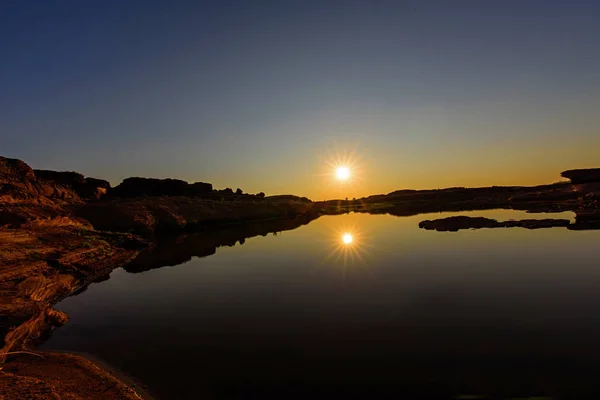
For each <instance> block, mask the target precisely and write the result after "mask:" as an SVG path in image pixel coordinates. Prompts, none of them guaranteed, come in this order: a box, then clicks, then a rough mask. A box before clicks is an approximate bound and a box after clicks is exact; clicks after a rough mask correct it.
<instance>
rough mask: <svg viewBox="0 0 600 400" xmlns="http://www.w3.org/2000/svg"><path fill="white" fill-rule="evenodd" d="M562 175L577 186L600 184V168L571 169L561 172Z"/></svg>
mask: <svg viewBox="0 0 600 400" xmlns="http://www.w3.org/2000/svg"><path fill="white" fill-rule="evenodd" d="M560 175H561V176H562V177H564V178H567V179H569V180H571V183H575V184H578V183H590V182H600V168H588V169H570V170H568V171H563V172H561V174H560Z"/></svg>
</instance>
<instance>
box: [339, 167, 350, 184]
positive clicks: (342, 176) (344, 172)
mask: <svg viewBox="0 0 600 400" xmlns="http://www.w3.org/2000/svg"><path fill="white" fill-rule="evenodd" d="M335 176H336V177H337V178H338V179H339V180H340V181H347V180H348V179H349V178H350V168H348V167H346V166H341V167H337V168H336V169H335Z"/></svg>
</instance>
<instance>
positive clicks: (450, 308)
mask: <svg viewBox="0 0 600 400" xmlns="http://www.w3.org/2000/svg"><path fill="white" fill-rule="evenodd" d="M458 214H461V215H473V216H484V217H491V218H498V219H510V218H515V219H520V218H524V217H525V218H531V217H532V215H531V214H525V213H522V212H516V211H476V212H471V213H452V214H448V215H458ZM565 215H567V218H570V214H565ZM442 216H443V215H442ZM437 217H440V214H435V215H421V216H415V217H403V218H398V217H392V216H387V215H366V214H349V215H341V216H330V217H321V218H319V219H317V220H315V221H313V222H311V223H310V224H309V225H305V226H301V227H299V228H298V229H295V230H290V231H284V232H282V233H279V234H277V235H273V234H269V235H268V236H266V237H261V236H258V237H253V238H249V239H246V240H245V243H244V244H243V245H239V243H238V244H237V245H235V246H234V247H219V248H217V249H216V253H215V254H213V255H210V254H211V253H213V252H214V251H215V248H214V246H215V244H218V243H217V242H222V243H229V244H231V242H232V240H233V241H235V238H236V235H237V236H240V234H239V232H237V233H236V232H231V231H227V232H224V231H221V232H220V233H215V234H201V235H199V236H198V237H197V238H193V237H192V238H188V239H186V240H180V241H179V242H178V243H170V244H169V245H168V246H167V247H166V248H165V249H163V250H164V251H162V253H161V252H159V253H156V254H154V255H149V256H147V257H145V258H143V259H142V261H143V262H139V263H138V265H134V266H131V267H128V268H127V269H128V270H130V271H132V272H136V273H130V272H127V271H126V270H124V269H118V270H115V271H114V272H113V273H112V275H111V277H110V279H109V280H107V281H105V282H101V283H97V284H93V285H91V286H90V287H89V289H88V290H86V291H85V292H83V293H81V294H79V295H77V296H73V297H70V298H68V299H66V300H64V301H63V302H61V303H60V304H59V305H58V307H57V308H59V309H60V310H63V311H65V312H67V313H68V314H69V316H70V321H69V323H68V324H67V325H65V326H64V327H62V328H60V329H58V330H57V331H56V332H55V333H54V335H53V337H52V338H51V339H50V340H49V341H48V342H47V343H46V344H45V346H44V347H46V348H51V349H60V350H70V351H79V352H86V353H89V354H93V355H95V356H97V357H98V358H100V359H102V360H104V361H106V362H108V363H109V364H112V365H114V366H116V367H117V368H118V369H120V370H122V371H123V372H125V373H126V374H128V375H131V376H132V377H134V378H136V379H137V380H139V381H141V382H142V383H144V384H145V385H148V389H149V391H150V392H151V393H152V394H154V395H156V397H157V398H159V399H203V398H206V399H212V398H224V399H227V398H278V399H286V398H307V399H310V398H332V397H337V398H350V397H356V398H407V399H410V398H420V397H436V398H455V397H456V396H460V395H463V396H466V395H482V394H485V395H489V396H492V397H487V398H511V397H525V396H547V397H550V398H582V397H579V396H580V395H582V394H583V393H585V394H586V396H587V395H589V394H591V392H593V391H595V389H596V387H597V386H600V385H598V384H597V383H596V382H597V377H598V376H600V375H598V374H600V263H599V262H598V253H599V248H600V245H599V243H600V231H587V232H585V231H582V232H577V231H568V230H567V229H564V228H552V229H544V230H536V231H529V230H525V229H518V228H515V229H486V230H478V231H461V232H456V233H446V232H434V231H423V230H419V229H418V227H417V224H418V222H419V221H421V220H423V219H432V218H437ZM539 217H541V218H544V217H548V215H541V216H539ZM550 217H556V218H559V216H557V215H551V216H550ZM562 217H564V216H562ZM245 229H250V230H252V229H253V228H245ZM275 229H276V228H275ZM259 230H260V229H259ZM344 234H349V235H351V236H352V237H350V236H344ZM243 236H244V235H242V237H243ZM232 238H233V239H232ZM344 240H346V241H347V242H350V240H352V242H351V243H344ZM211 241H212V242H211ZM178 246H179V247H178ZM178 255H180V257H178ZM193 255H196V256H197V255H202V256H206V257H202V258H198V257H194V258H192V260H191V261H188V262H184V263H183V264H181V265H178V266H172V267H162V268H159V267H160V266H161V265H164V264H177V263H179V262H182V261H184V260H186V259H187V258H189V257H191V256H193ZM150 268H154V269H150ZM145 269H149V270H147V271H144V270H145ZM142 271H143V272H142ZM464 398H466V397H464Z"/></svg>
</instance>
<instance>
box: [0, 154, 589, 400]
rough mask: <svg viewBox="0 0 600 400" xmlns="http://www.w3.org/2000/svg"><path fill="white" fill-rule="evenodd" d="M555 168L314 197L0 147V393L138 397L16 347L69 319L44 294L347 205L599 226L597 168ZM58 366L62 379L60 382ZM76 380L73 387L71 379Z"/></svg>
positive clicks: (100, 375)
mask: <svg viewBox="0 0 600 400" xmlns="http://www.w3.org/2000/svg"><path fill="white" fill-rule="evenodd" d="M563 175H564V176H565V177H567V178H570V179H571V180H572V181H571V182H560V183H556V184H553V185H543V186H537V187H489V188H474V189H468V188H450V189H441V190H420V191H416V190H401V191H396V192H392V193H389V194H387V195H375V196H369V197H366V198H362V199H356V200H333V201H326V202H312V201H310V200H309V199H307V198H304V197H298V196H292V195H284V196H271V197H267V196H265V195H264V193H258V194H246V193H243V191H242V190H240V189H237V190H236V191H233V190H232V189H230V188H226V189H223V190H215V189H213V187H212V185H211V184H209V183H204V182H196V183H192V184H189V183H187V182H184V181H180V180H176V179H147V178H128V179H126V180H124V181H123V183H121V184H120V185H118V186H116V187H114V188H113V187H111V185H110V184H109V183H108V182H107V181H104V180H102V179H97V178H89V177H84V176H83V175H81V174H78V173H75V172H56V171H47V170H33V169H32V168H31V167H30V166H29V165H27V164H26V163H24V162H23V161H20V160H16V159H9V158H4V157H0V299H1V300H0V338H1V339H0V340H1V341H0V364H1V367H2V368H1V370H0V377H1V378H3V379H0V398H3V397H5V398H31V399H42V398H43V399H46V398H73V399H78V398H81V399H93V398H98V399H100V398H102V399H133V398H140V397H139V395H138V394H136V393H135V390H133V389H131V388H129V387H127V385H124V384H122V383H120V382H119V381H118V380H117V379H116V378H114V377H112V376H111V375H110V373H108V372H107V371H104V370H103V369H101V368H99V367H97V366H95V365H94V364H93V363H91V362H90V361H87V360H85V359H84V358H82V357H79V356H74V355H69V354H64V353H61V354H55V353H47V352H46V353H43V354H39V355H41V356H42V357H39V356H38V355H35V354H34V355H32V354H28V353H22V352H23V351H25V352H32V351H33V352H35V346H36V344H38V343H40V342H41V341H43V340H44V338H45V337H46V336H47V335H48V334H49V333H50V332H51V331H52V329H54V328H55V327H57V326H60V325H62V324H64V323H66V322H67V320H68V316H67V315H65V314H64V313H61V312H59V311H56V310H54V309H53V305H54V304H56V303H57V302H58V301H60V300H61V299H63V298H65V297H66V296H68V295H70V294H72V293H74V292H76V291H79V290H85V288H86V287H87V285H89V284H90V283H91V282H94V281H98V280H103V279H106V277H107V276H108V274H110V272H111V271H112V270H113V269H115V268H118V267H125V268H126V269H127V270H129V271H132V272H141V271H144V270H148V269H152V268H158V267H161V266H165V265H175V264H178V263H180V262H182V261H185V260H187V259H190V258H191V257H198V256H205V255H209V254H212V253H214V251H216V248H217V247H219V246H224V245H225V246H227V245H233V244H235V243H237V242H239V243H243V241H244V240H245V239H246V238H249V237H253V236H256V235H265V234H267V233H269V232H278V231H282V230H286V229H294V228H296V227H298V226H300V225H303V224H306V223H309V222H310V221H311V220H313V219H314V218H318V217H319V216H320V215H323V214H329V215H334V214H340V213H346V212H350V211H353V212H367V213H373V214H379V213H386V214H391V215H399V216H400V215H414V214H418V213H423V212H435V211H462V210H479V209H493V208H514V209H520V210H530V211H540V210H541V211H545V212H554V211H566V210H569V211H575V212H576V215H577V216H576V223H575V224H572V223H569V221H566V220H542V222H540V220H536V221H533V222H532V221H531V220H526V221H504V222H498V221H495V220H487V219H477V218H473V219H469V220H466V219H464V218H461V217H453V218H452V219H447V220H443V221H439V220H438V221H424V222H422V227H423V228H425V229H437V230H458V229H466V228H474V227H475V228H477V227H511V226H522V227H526V228H540V227H550V226H566V227H567V228H568V229H598V228H599V227H600V213H598V208H599V206H598V204H599V203H598V201H599V199H600V179H598V178H599V175H600V174H599V173H598V170H572V171H565V173H563ZM484 220H485V221H484ZM257 221H262V222H259V223H256V222H257ZM251 222H252V223H251ZM224 226H237V229H234V230H231V229H229V230H228V229H223V227H224ZM57 371H58V372H57ZM59 372H60V373H59ZM61 376H72V379H71V380H69V381H63V380H61V379H60V377H61ZM78 380H80V383H81V385H79V386H78V387H77V388H76V387H74V386H72V385H71V383H72V382H73V381H75V382H76V381H78ZM69 382H71V383H69ZM15 390H18V391H15ZM15 396H16V397H15Z"/></svg>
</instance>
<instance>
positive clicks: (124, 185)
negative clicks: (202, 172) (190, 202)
mask: <svg viewBox="0 0 600 400" xmlns="http://www.w3.org/2000/svg"><path fill="white" fill-rule="evenodd" d="M211 192H212V185H211V184H210V183H204V182H196V183H193V184H189V183H187V182H186V181H182V180H179V179H156V178H127V179H125V180H124V181H123V182H121V184H120V185H118V186H117V187H115V188H114V189H113V190H112V191H111V196H113V197H143V196H192V197H193V196H201V195H204V194H208V193H211Z"/></svg>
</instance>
